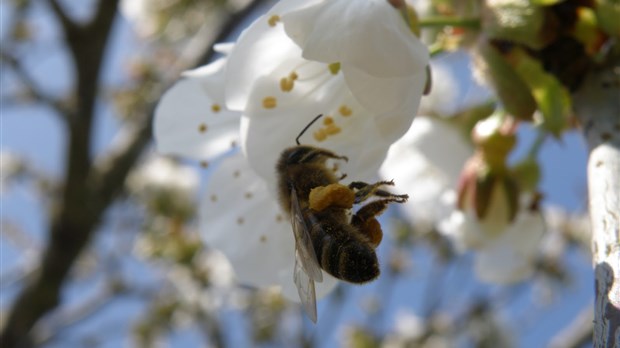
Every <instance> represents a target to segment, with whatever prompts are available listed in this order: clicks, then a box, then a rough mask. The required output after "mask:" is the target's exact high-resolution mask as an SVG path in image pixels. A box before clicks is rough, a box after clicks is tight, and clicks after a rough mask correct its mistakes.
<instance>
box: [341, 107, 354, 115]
mask: <svg viewBox="0 0 620 348" xmlns="http://www.w3.org/2000/svg"><path fill="white" fill-rule="evenodd" d="M338 112H339V113H340V115H342V116H345V117H346V116H351V114H352V113H353V110H351V108H350V107H348V106H346V105H341V106H340V108H339V109H338Z"/></svg>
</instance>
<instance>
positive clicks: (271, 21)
mask: <svg viewBox="0 0 620 348" xmlns="http://www.w3.org/2000/svg"><path fill="white" fill-rule="evenodd" d="M279 21H280V16H278V15H273V16H271V17H269V19H268V20H267V23H269V26H270V27H275V26H276V24H278V22H279Z"/></svg>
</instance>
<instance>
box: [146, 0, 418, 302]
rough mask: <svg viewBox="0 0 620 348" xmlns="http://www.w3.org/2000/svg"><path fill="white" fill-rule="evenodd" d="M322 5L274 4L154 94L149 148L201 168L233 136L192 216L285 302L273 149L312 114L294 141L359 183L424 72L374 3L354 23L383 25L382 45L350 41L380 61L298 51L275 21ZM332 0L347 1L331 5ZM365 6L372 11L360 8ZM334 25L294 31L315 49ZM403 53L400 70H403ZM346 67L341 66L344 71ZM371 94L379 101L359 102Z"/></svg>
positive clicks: (237, 265)
mask: <svg viewBox="0 0 620 348" xmlns="http://www.w3.org/2000/svg"><path fill="white" fill-rule="evenodd" d="M328 3H330V2H328V1H327V2H325V3H324V4H323V2H321V1H301V0H283V1H280V2H279V3H277V4H276V5H275V6H274V7H273V8H272V9H271V10H269V11H268V12H267V14H265V15H263V16H261V17H259V18H258V19H257V20H256V21H255V22H254V23H253V24H252V25H250V26H249V27H248V28H247V29H246V30H245V31H244V32H243V33H242V34H241V36H240V37H239V39H238V40H237V41H236V42H235V44H234V47H233V48H232V50H230V51H229V52H228V53H227V57H226V58H225V59H226V60H220V61H217V62H214V63H212V64H209V65H207V66H205V67H203V68H200V69H196V70H193V71H192V72H189V73H186V74H185V78H184V79H183V80H181V81H179V82H178V83H177V84H176V85H175V86H174V87H172V89H171V90H170V91H168V92H167V93H166V95H165V96H164V97H163V98H162V101H161V103H160V105H159V107H158V109H157V112H156V120H155V137H156V141H157V145H158V149H159V150H160V151H162V152H164V153H168V154H176V155H182V156H187V157H191V158H194V159H197V160H199V161H201V162H203V163H205V164H206V163H207V162H208V163H212V162H213V159H214V158H216V157H218V156H220V155H222V154H225V153H228V150H229V149H230V147H231V144H233V145H234V144H236V143H237V140H240V142H241V146H242V150H243V151H242V152H233V153H232V154H230V156H228V157H225V158H223V159H222V160H221V162H219V161H218V165H217V166H214V167H213V173H212V175H211V176H210V177H209V180H208V182H207V187H206V192H204V194H203V197H204V199H203V203H202V205H201V216H200V221H201V222H200V227H201V234H202V237H203V240H204V241H205V243H206V244H208V245H210V246H212V247H214V248H217V249H218V250H220V251H222V252H223V253H224V254H225V255H226V257H227V258H228V259H229V260H230V262H231V264H232V266H233V268H234V271H235V275H236V277H237V279H238V281H239V282H241V283H243V284H247V285H252V286H256V287H261V288H268V287H271V286H273V285H279V286H280V287H281V289H282V291H283V293H284V295H286V296H287V297H289V298H291V299H294V300H298V295H297V290H296V288H295V285H294V282H293V266H294V260H295V257H294V251H295V247H294V237H293V232H292V227H291V224H290V219H289V218H288V217H287V216H285V213H284V212H283V211H282V210H281V208H280V207H279V205H278V203H277V201H276V199H275V197H276V195H275V191H276V181H277V180H276V179H277V177H276V174H277V173H276V172H275V165H276V162H277V159H278V157H279V156H280V154H281V153H282V151H283V150H284V149H286V148H287V147H290V146H294V145H295V137H296V136H297V135H298V134H299V132H300V131H301V130H302V129H303V128H304V127H305V126H306V125H307V124H308V122H309V121H310V120H312V119H313V118H314V117H315V116H316V115H318V114H323V115H324V117H323V119H321V120H320V122H318V123H317V124H315V125H313V127H312V128H310V129H309V130H308V132H307V134H304V136H303V137H302V138H301V142H302V143H303V144H307V145H315V146H319V147H323V148H327V149H329V150H331V151H333V152H335V153H338V154H340V155H345V156H347V157H348V158H349V161H348V162H347V163H342V166H341V168H340V170H341V171H342V172H344V173H347V174H348V177H349V178H350V179H352V180H370V179H371V178H373V177H374V176H375V175H376V172H377V170H378V168H379V166H380V165H381V163H382V161H383V159H384V158H385V156H386V153H387V150H388V148H389V146H390V145H391V144H392V143H393V142H394V141H395V140H396V139H398V138H399V137H401V136H402V135H403V133H404V131H405V130H406V129H407V128H408V127H409V125H410V123H411V120H412V119H413V117H414V115H415V114H416V111H417V107H418V104H419V99H420V97H421V94H422V89H423V87H424V84H425V78H426V76H425V73H424V67H425V66H426V64H427V60H428V52H427V50H426V48H425V47H424V46H423V45H421V44H420V43H419V42H418V40H417V38H416V37H415V36H414V35H413V34H412V33H411V32H409V31H408V29H406V26H405V25H404V23H402V22H403V19H402V18H401V17H400V16H399V15H398V13H397V12H396V10H395V9H393V8H391V7H389V5H387V2H385V6H383V5H379V2H378V1H376V0H365V1H359V4H360V5H361V6H362V8H363V9H365V10H364V11H365V12H363V13H364V16H362V17H359V18H357V21H360V22H361V23H362V24H363V23H366V22H367V23H368V24H369V25H375V26H376V25H378V24H377V23H379V22H382V21H383V22H385V24H386V25H388V26H390V27H393V28H396V29H394V30H396V31H394V30H391V31H386V32H383V34H382V35H386V36H391V35H394V36H395V37H394V38H392V37H388V38H386V40H387V41H386V42H391V43H392V44H391V45H388V46H385V42H380V41H379V37H375V38H374V39H373V40H367V42H366V43H363V42H360V43H359V44H360V45H362V46H355V47H351V48H350V49H351V50H357V51H356V52H358V53H359V52H362V53H364V54H365V55H366V56H367V57H368V59H374V58H371V57H374V56H373V54H376V53H374V52H375V50H376V49H377V48H378V47H383V48H382V49H388V50H389V51H388V52H390V57H391V60H386V59H383V60H381V61H377V62H375V63H372V61H371V60H367V61H363V60H362V61H360V60H357V61H353V62H352V61H350V59H349V58H347V57H348V56H347V55H349V56H350V54H348V53H347V52H346V49H345V50H341V54H342V56H339V58H338V61H333V62H332V61H329V62H324V61H316V60H311V59H307V58H304V57H303V56H302V53H303V52H305V49H304V48H303V47H300V46H299V45H298V44H297V43H296V41H294V40H292V39H291V38H290V37H289V36H288V35H287V32H286V31H285V28H286V26H287V25H293V26H294V25H295V24H296V23H297V20H296V19H295V18H294V16H297V15H299V16H300V17H299V20H303V21H304V23H303V25H304V26H307V25H308V23H310V22H312V21H313V20H314V21H317V20H319V19H318V18H314V19H312V14H311V13H310V14H309V13H307V12H306V13H302V12H303V10H304V9H309V8H310V7H311V6H314V5H316V6H322V5H321V4H323V5H325V9H324V10H323V12H321V13H323V14H327V15H334V14H335V13H336V12H334V11H337V10H338V9H337V8H336V9H334V8H331V6H330V5H329V4H328ZM339 6H345V7H350V6H346V4H344V3H343V2H341V3H340V5H339ZM377 6H378V7H379V8H381V11H378V12H373V11H371V9H373V8H376V7H377ZM386 6H387V7H386ZM296 11H302V12H299V13H298V12H296ZM289 15H290V16H291V17H287V16H289ZM344 19H346V21H344V22H343V23H345V24H346V26H355V27H356V28H360V25H361V24H360V23H357V22H355V23H353V22H351V20H352V17H344ZM390 21H396V23H390ZM341 24H342V23H340V24H338V23H333V25H331V26H326V27H313V28H306V27H304V28H297V29H296V30H297V32H298V33H301V34H303V33H304V32H305V30H311V31H313V33H309V35H317V33H316V32H314V31H316V30H319V32H318V33H319V34H320V33H331V34H330V35H332V37H333V38H334V41H332V42H325V43H323V45H324V46H322V47H335V45H339V43H340V42H342V37H338V36H339V35H347V32H343V33H339V32H338V30H339V29H338V28H339V27H338V25H341ZM325 25H327V24H325ZM362 26H363V25H362ZM356 30H357V29H355V30H353V32H355V31H356ZM404 30H407V31H404ZM349 33H350V32H349ZM379 44H380V46H377V45H379ZM381 45H383V46H381ZM401 46H402V47H401ZM412 49H413V51H412ZM418 50H419V52H418ZM401 52H405V53H406V54H407V56H400V55H401V54H405V53H401ZM384 58H385V57H384ZM407 60H411V61H409V64H410V65H411V66H405V65H407V64H405V61H407ZM394 61H398V62H400V63H399V64H400V65H401V67H402V69H403V70H402V71H401V73H402V74H398V72H397V71H396V70H390V69H393V66H391V65H393V64H394V63H393V62H394ZM332 63H337V64H332ZM371 63H372V64H371ZM386 64H387V65H390V66H389V67H388V66H385V65H386ZM370 66H372V69H370ZM365 69H370V71H366V70H365ZM382 69H383V70H382ZM347 71H352V72H353V73H351V74H350V76H352V77H350V78H349V77H348V75H347V74H349V73H346V74H345V72H347ZM378 73H379V74H378ZM377 74H378V75H377ZM351 79H353V80H355V81H354V82H353V84H354V85H355V86H353V85H352V82H351V81H350V80H351ZM370 83H375V84H376V86H369V85H368V84H370ZM371 98H374V99H376V100H377V101H379V102H381V103H380V105H379V104H377V105H372V107H368V105H367V104H368V103H369V101H370V103H371V104H372V101H371ZM214 105H217V107H215V108H214ZM215 110H217V112H215ZM336 283H337V280H336V279H334V278H333V277H330V276H329V275H327V274H324V280H323V282H322V283H317V284H316V286H317V289H316V291H317V297H322V296H324V295H325V294H327V293H328V292H329V291H331V289H332V288H333V287H334V286H335V285H336Z"/></svg>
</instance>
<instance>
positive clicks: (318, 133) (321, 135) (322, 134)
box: [313, 128, 327, 141]
mask: <svg viewBox="0 0 620 348" xmlns="http://www.w3.org/2000/svg"><path fill="white" fill-rule="evenodd" d="M313 135H314V139H315V140H316V141H323V140H325V139H326V138H327V134H326V133H325V130H324V129H322V128H321V129H319V130H318V131H316V132H314V134H313Z"/></svg>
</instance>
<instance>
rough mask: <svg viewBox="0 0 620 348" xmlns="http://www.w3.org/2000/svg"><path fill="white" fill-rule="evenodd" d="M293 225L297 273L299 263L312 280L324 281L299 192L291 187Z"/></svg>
mask: <svg viewBox="0 0 620 348" xmlns="http://www.w3.org/2000/svg"><path fill="white" fill-rule="evenodd" d="M291 225H292V226H293V234H294V235H295V262H296V263H295V274H297V265H298V264H299V265H300V266H301V267H300V268H302V269H303V271H305V273H306V274H307V275H308V277H310V280H313V281H317V282H322V281H323V273H322V272H321V267H320V266H319V262H318V261H317V259H316V252H315V250H314V245H313V244H312V239H311V238H310V232H309V231H308V225H307V224H306V222H305V220H304V217H303V215H302V211H301V207H300V206H299V200H298V199H297V193H296V192H295V189H294V188H293V189H291ZM296 284H297V282H296ZM298 287H299V285H298ZM313 289H314V286H313ZM313 292H314V291H313Z"/></svg>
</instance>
